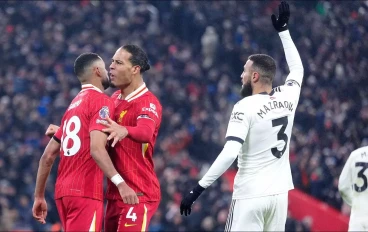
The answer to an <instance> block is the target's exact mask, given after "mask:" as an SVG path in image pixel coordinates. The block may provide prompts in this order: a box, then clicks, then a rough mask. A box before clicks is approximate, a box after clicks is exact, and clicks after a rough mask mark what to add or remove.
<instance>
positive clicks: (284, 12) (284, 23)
mask: <svg viewBox="0 0 368 232" xmlns="http://www.w3.org/2000/svg"><path fill="white" fill-rule="evenodd" d="M289 17H290V10H289V4H287V2H285V1H281V3H280V5H279V17H278V18H277V19H276V16H275V15H274V14H273V15H272V16H271V20H272V24H273V27H274V28H275V29H276V31H278V32H282V31H286V30H287V29H288V22H289Z"/></svg>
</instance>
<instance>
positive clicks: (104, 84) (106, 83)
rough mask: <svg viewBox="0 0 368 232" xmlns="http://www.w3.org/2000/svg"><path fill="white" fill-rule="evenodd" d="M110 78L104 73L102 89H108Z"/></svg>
mask: <svg viewBox="0 0 368 232" xmlns="http://www.w3.org/2000/svg"><path fill="white" fill-rule="evenodd" d="M110 84H111V82H110V77H109V75H108V74H107V73H106V77H105V78H103V79H102V86H103V87H104V89H107V88H109V87H110Z"/></svg>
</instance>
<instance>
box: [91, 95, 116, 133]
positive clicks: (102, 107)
mask: <svg viewBox="0 0 368 232" xmlns="http://www.w3.org/2000/svg"><path fill="white" fill-rule="evenodd" d="M90 104H91V105H90V109H91V112H90V121H89V128H88V131H89V132H91V131H93V130H99V131H102V129H103V128H105V126H104V125H102V124H100V123H99V122H101V121H105V119H106V118H107V116H109V117H110V118H111V117H114V111H115V107H114V103H113V102H112V101H111V99H110V98H109V97H107V96H105V95H104V96H102V97H101V96H100V97H97V98H96V99H91V101H90ZM105 122H106V121H105Z"/></svg>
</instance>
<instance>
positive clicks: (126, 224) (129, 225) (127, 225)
mask: <svg viewBox="0 0 368 232" xmlns="http://www.w3.org/2000/svg"><path fill="white" fill-rule="evenodd" d="M136 225H137V224H128V223H125V225H124V226H125V227H131V226H136Z"/></svg>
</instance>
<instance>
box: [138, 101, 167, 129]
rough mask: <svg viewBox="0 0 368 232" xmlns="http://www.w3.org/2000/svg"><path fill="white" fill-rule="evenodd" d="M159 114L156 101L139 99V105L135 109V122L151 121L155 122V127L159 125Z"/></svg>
mask: <svg viewBox="0 0 368 232" xmlns="http://www.w3.org/2000/svg"><path fill="white" fill-rule="evenodd" d="M161 112H162V108H161V105H160V103H159V102H158V100H157V99H154V98H144V99H140V104H138V108H137V120H140V119H148V120H153V121H154V122H155V125H156V126H157V125H159V124H160V123H161Z"/></svg>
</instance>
